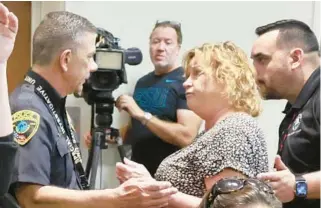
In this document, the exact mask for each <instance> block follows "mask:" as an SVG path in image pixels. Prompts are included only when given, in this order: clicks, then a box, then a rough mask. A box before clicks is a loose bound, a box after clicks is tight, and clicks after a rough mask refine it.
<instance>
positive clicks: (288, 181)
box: [257, 155, 295, 203]
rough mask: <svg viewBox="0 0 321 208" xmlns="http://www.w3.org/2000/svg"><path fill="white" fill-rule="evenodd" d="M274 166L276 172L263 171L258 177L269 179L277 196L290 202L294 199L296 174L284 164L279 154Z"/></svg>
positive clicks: (282, 200) (283, 200) (284, 201)
mask: <svg viewBox="0 0 321 208" xmlns="http://www.w3.org/2000/svg"><path fill="white" fill-rule="evenodd" d="M274 167H275V168H276V170H277V171H276V172H269V173H261V174H258V175H257V178H259V179H262V180H265V181H269V185H270V186H271V187H272V188H273V190H274V192H275V195H276V197H277V198H278V199H279V200H280V201H281V202H283V203H286V202H290V201H292V200H293V199H294V196H295V195H294V188H295V176H294V175H293V173H291V171H290V170H289V169H288V168H287V167H286V166H285V165H284V163H283V162H282V160H281V158H280V156H279V155H277V156H276V158H275V163H274Z"/></svg>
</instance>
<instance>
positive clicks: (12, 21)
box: [0, 3, 18, 63]
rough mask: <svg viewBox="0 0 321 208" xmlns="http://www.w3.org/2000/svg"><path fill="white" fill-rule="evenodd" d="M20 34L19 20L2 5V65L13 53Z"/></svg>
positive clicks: (0, 6)
mask: <svg viewBox="0 0 321 208" xmlns="http://www.w3.org/2000/svg"><path fill="white" fill-rule="evenodd" d="M17 32H18V18H17V17H16V16H15V15H14V14H13V13H12V12H9V10H8V8H7V7H5V6H4V5H3V4H1V3H0V46H1V52H0V63H1V62H6V61H7V60H8V58H9V56H10V55H11V53H12V50H13V46H14V42H15V39H16V35H17Z"/></svg>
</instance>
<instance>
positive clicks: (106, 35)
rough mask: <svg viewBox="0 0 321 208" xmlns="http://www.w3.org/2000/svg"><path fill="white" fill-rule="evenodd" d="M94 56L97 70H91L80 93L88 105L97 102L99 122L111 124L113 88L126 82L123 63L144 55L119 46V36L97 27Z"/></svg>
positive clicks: (134, 61) (131, 61) (138, 51)
mask: <svg viewBox="0 0 321 208" xmlns="http://www.w3.org/2000/svg"><path fill="white" fill-rule="evenodd" d="M94 59H95V61H96V63H97V65H98V70H97V71H95V72H93V73H91V75H90V78H89V79H88V80H87V81H86V82H85V84H84V85H83V92H82V97H84V99H85V101H86V102H87V103H88V104H89V105H93V104H95V105H96V113H97V114H98V117H97V118H96V119H97V120H98V123H101V125H111V123H112V117H111V115H112V113H113V108H114V98H113V96H112V92H113V91H114V90H116V89H117V88H118V87H119V86H120V85H121V84H123V83H125V84H127V75H126V70H125V64H128V65H138V64H140V63H141V62H142V59H143V55H142V52H141V51H140V50H139V49H138V48H128V49H122V48H121V47H120V46H119V39H118V38H115V37H114V36H113V34H112V33H110V32H108V31H106V30H104V29H102V28H98V29H97V39H96V54H95V56H94Z"/></svg>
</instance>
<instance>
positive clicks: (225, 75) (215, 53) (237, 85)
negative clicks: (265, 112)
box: [183, 41, 261, 117]
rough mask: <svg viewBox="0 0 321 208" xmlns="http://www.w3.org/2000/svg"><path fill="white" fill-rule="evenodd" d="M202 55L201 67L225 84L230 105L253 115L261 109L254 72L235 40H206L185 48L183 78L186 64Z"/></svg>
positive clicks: (187, 69)
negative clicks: (233, 41) (199, 44)
mask: <svg viewBox="0 0 321 208" xmlns="http://www.w3.org/2000/svg"><path fill="white" fill-rule="evenodd" d="M196 55H197V56H198V57H201V60H200V61H201V62H202V63H201V64H202V65H203V66H204V71H205V72H207V73H209V74H211V75H213V77H214V79H215V80H216V81H217V82H218V83H220V84H222V85H223V86H224V88H225V90H224V92H222V93H223V94H224V95H225V96H227V98H228V100H229V102H230V105H231V106H233V108H234V109H235V110H236V111H243V112H246V113H248V114H250V115H252V116H254V117H255V116H258V115H259V114H260V112H261V97H260V93H259V90H258V87H257V84H256V81H255V76H256V72H255V70H254V68H253V67H252V66H251V65H250V63H249V60H248V58H247V56H246V54H245V53H244V51H243V50H242V49H241V48H239V47H237V46H236V45H235V44H234V43H232V42H230V41H227V42H223V43H217V44H210V43H205V44H203V45H202V46H201V47H196V48H193V49H191V50H190V51H188V52H187V54H186V55H185V57H184V59H183V67H184V68H185V76H186V78H187V77H188V76H189V73H190V72H189V64H190V62H191V60H192V59H193V58H194V57H195V56H196Z"/></svg>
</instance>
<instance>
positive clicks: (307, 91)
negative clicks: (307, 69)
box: [283, 67, 320, 113]
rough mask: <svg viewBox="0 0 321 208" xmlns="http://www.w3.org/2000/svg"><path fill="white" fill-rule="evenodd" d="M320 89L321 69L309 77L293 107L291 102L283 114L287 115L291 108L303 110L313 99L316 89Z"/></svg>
mask: <svg viewBox="0 0 321 208" xmlns="http://www.w3.org/2000/svg"><path fill="white" fill-rule="evenodd" d="M319 87H320V67H319V68H317V69H316V70H314V72H313V73H312V74H311V76H310V77H309V79H308V81H307V82H306V83H305V84H304V86H303V88H302V90H301V92H300V93H299V96H298V97H297V99H296V100H295V102H294V104H293V105H291V104H290V103H289V102H288V103H287V104H286V106H285V109H284V110H283V113H287V112H288V111H289V110H290V109H291V108H295V109H301V108H302V107H303V106H304V105H305V104H306V103H307V102H308V100H309V99H310V98H311V96H312V95H313V93H314V92H315V90H316V89H318V88H319Z"/></svg>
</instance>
